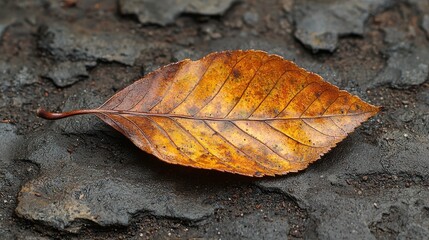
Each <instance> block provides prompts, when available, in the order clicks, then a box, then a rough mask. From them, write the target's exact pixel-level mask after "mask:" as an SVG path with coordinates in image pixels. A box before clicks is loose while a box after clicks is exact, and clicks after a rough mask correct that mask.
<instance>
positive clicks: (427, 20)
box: [422, 14, 429, 38]
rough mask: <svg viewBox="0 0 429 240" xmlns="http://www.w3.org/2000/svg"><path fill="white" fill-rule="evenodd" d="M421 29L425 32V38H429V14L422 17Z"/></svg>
mask: <svg viewBox="0 0 429 240" xmlns="http://www.w3.org/2000/svg"><path fill="white" fill-rule="evenodd" d="M422 28H423V30H424V31H425V32H426V36H427V37H428V38H429V14H426V15H424V16H423V20H422Z"/></svg>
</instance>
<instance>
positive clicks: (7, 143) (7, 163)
mask: <svg viewBox="0 0 429 240" xmlns="http://www.w3.org/2000/svg"><path fill="white" fill-rule="evenodd" d="M0 136H1V137H0V202H1V208H0V238H1V239H15V231H16V229H15V227H14V226H15V225H16V223H15V222H14V221H12V220H11V219H12V216H13V209H14V207H15V204H16V193H17V192H18V189H19V186H20V184H22V182H24V181H26V180H28V179H27V178H28V177H33V176H34V175H35V174H36V173H37V167H36V166H34V165H32V164H26V163H25V162H22V161H19V160H17V158H18V156H17V153H18V152H19V151H20V150H21V149H22V146H23V145H25V139H24V137H23V136H20V135H17V133H16V127H15V126H14V125H12V124H6V123H0Z"/></svg>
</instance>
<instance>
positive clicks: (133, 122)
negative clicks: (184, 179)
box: [38, 50, 379, 176]
mask: <svg viewBox="0 0 429 240" xmlns="http://www.w3.org/2000/svg"><path fill="white" fill-rule="evenodd" d="M378 111H379V108H378V107H375V106H372V105H370V104H368V103H366V102H364V101H362V100H361V99H359V98H358V97H356V96H353V95H351V94H349V93H348V92H346V91H341V90H339V89H338V88H337V87H335V86H333V85H331V84H330V83H327V82H325V81H324V80H323V79H322V78H321V77H320V76H319V75H317V74H314V73H311V72H308V71H306V70H304V69H302V68H299V67H298V66H297V65H295V64H294V63H293V62H290V61H287V60H284V59H283V58H281V57H279V56H277V55H269V54H267V53H265V52H262V51H254V50H249V51H226V52H220V53H212V54H209V55H207V56H206V57H204V58H202V59H200V60H198V61H191V60H189V59H187V60H184V61H181V62H178V63H174V64H170V65H167V66H166V67H163V68H161V69H159V70H157V71H155V72H152V73H150V74H148V75H147V76H145V77H144V78H142V79H140V80H138V81H136V82H135V83H133V84H131V85H130V86H128V87H126V88H125V89H123V90H122V91H120V92H118V93H117V94H115V95H114V96H113V97H112V98H110V99H109V100H107V102H105V103H104V104H103V105H102V106H101V107H99V108H97V109H91V110H77V111H72V112H67V113H49V112H46V111H45V110H42V109H39V111H38V115H39V116H40V117H43V118H47V119H58V118H63V117H68V116H72V115H77V114H87V113H92V114H95V115H96V116H97V117H99V118H101V119H102V120H103V121H104V122H106V123H107V124H109V125H110V126H112V127H114V128H115V129H117V130H118V131H119V132H121V133H122V134H124V135H125V136H127V137H128V138H129V139H131V141H133V143H134V144H135V145H137V146H138V147H139V148H141V149H142V150H144V151H146V152H148V153H151V154H153V155H155V156H156V157H158V158H159V159H161V160H163V161H166V162H169V163H173V164H181V165H185V166H191V167H196V168H204V169H215V170H219V171H226V172H231V173H238V174H242V175H248V176H263V175H271V176H272V175H275V174H286V173H288V172H296V171H298V170H301V169H304V168H306V167H307V166H308V164H309V163H311V162H314V161H315V160H317V159H319V158H320V156H322V155H323V154H325V153H327V152H328V151H329V150H330V149H331V148H332V147H334V146H335V145H336V144H337V143H338V142H340V141H341V140H343V139H344V138H345V137H346V136H347V134H348V133H350V132H352V131H353V129H354V128H355V127H357V126H358V125H360V123H361V122H363V121H365V120H367V119H368V118H370V117H371V116H373V115H375V114H376V113H377V112H378Z"/></svg>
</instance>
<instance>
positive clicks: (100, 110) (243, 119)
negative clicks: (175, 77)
mask: <svg viewBox="0 0 429 240" xmlns="http://www.w3.org/2000/svg"><path fill="white" fill-rule="evenodd" d="M84 111H85V112H86V113H104V114H117V115H121V114H128V115H133V116H144V117H166V118H182V119H190V120H204V121H229V122H231V121H256V122H263V121H276V120H300V119H324V118H332V117H350V116H359V115H364V114H367V113H372V111H367V112H360V113H347V114H329V115H320V116H310V117H309V116H304V117H302V116H299V117H274V118H252V117H249V118H218V117H197V116H192V115H183V114H170V113H150V112H137V111H127V110H110V109H91V110H84Z"/></svg>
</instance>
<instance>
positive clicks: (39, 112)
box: [36, 108, 97, 120]
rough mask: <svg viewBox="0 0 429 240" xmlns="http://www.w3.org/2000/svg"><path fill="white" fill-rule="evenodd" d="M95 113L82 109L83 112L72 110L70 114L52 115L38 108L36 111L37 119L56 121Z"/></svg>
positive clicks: (94, 111)
mask: <svg viewBox="0 0 429 240" xmlns="http://www.w3.org/2000/svg"><path fill="white" fill-rule="evenodd" d="M96 112H97V110H95V109H83V110H73V111H70V112H62V113H53V112H49V111H47V110H45V109H44V108H39V109H37V112H36V114H37V116H38V117H41V118H44V119H47V120H56V119H61V118H66V117H70V116H75V115H83V114H90V113H96Z"/></svg>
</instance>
